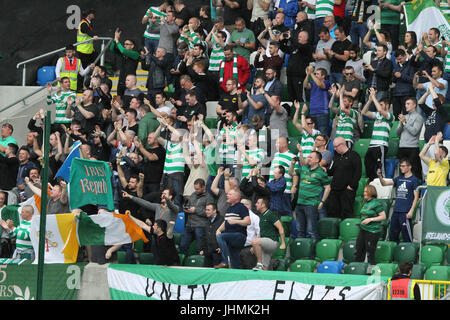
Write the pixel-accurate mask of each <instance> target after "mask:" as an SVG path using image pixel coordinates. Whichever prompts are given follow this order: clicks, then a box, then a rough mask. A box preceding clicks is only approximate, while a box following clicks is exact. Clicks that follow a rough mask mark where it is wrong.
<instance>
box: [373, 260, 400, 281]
mask: <svg viewBox="0 0 450 320" xmlns="http://www.w3.org/2000/svg"><path fill="white" fill-rule="evenodd" d="M397 269H398V264H396V263H378V264H376V265H375V267H374V268H373V269H372V275H376V276H381V277H389V278H392V276H393V275H394V274H395V273H396V272H397Z"/></svg>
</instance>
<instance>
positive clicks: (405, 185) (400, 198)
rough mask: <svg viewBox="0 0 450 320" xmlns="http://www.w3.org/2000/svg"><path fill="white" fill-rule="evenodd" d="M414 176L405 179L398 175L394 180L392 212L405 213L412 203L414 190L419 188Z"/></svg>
mask: <svg viewBox="0 0 450 320" xmlns="http://www.w3.org/2000/svg"><path fill="white" fill-rule="evenodd" d="M419 185H420V184H419V179H417V177H416V176H414V175H413V176H411V177H409V178H405V177H404V176H403V175H400V176H398V177H396V178H394V187H395V188H396V189H397V192H396V198H395V204H394V211H396V212H404V213H407V212H408V211H409V210H410V209H411V206H412V204H413V201H414V190H416V188H417V187H418V186H419Z"/></svg>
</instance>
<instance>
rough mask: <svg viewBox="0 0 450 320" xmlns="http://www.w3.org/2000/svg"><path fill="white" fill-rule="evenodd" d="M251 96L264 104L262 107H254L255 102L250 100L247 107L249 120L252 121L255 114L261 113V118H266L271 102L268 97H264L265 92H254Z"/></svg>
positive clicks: (256, 101)
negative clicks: (252, 102)
mask: <svg viewBox="0 0 450 320" xmlns="http://www.w3.org/2000/svg"><path fill="white" fill-rule="evenodd" d="M251 97H252V99H253V101H255V103H258V102H261V103H262V104H263V106H262V107H261V108H260V109H258V110H256V109H255V108H254V107H253V104H251V103H250V101H248V107H247V110H248V113H247V119H248V122H249V123H251V121H252V118H253V116H254V115H255V114H257V115H259V116H260V117H261V119H263V120H264V119H265V115H266V112H267V110H268V109H269V102H268V101H267V99H266V97H264V95H263V94H253V95H251Z"/></svg>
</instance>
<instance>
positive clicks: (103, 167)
mask: <svg viewBox="0 0 450 320" xmlns="http://www.w3.org/2000/svg"><path fill="white" fill-rule="evenodd" d="M69 195H70V208H71V209H75V208H79V207H82V206H84V205H87V204H97V205H104V206H106V207H107V209H108V210H110V211H113V210H114V199H113V190H112V185H111V169H110V167H109V164H108V163H107V162H105V161H96V160H86V159H79V158H74V159H73V160H72V165H71V168H70V183H69Z"/></svg>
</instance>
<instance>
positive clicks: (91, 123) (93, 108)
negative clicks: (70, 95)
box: [73, 103, 101, 134]
mask: <svg viewBox="0 0 450 320" xmlns="http://www.w3.org/2000/svg"><path fill="white" fill-rule="evenodd" d="M83 108H84V109H85V110H86V111H88V112H92V113H93V114H94V116H93V117H92V118H90V119H86V118H85V117H84V115H83V114H82V113H81V111H80V110H79V109H78V108H77V107H75V109H74V110H73V111H74V112H75V114H74V116H73V119H75V120H78V121H80V122H81V128H84V129H85V130H86V131H87V132H88V133H89V134H91V133H92V132H93V131H94V130H95V125H96V124H97V123H98V122H99V120H100V115H101V113H100V108H99V106H98V105H96V104H94V103H93V104H91V105H88V106H83Z"/></svg>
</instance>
